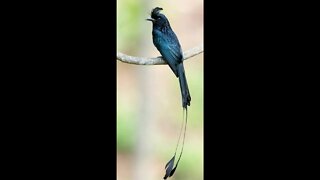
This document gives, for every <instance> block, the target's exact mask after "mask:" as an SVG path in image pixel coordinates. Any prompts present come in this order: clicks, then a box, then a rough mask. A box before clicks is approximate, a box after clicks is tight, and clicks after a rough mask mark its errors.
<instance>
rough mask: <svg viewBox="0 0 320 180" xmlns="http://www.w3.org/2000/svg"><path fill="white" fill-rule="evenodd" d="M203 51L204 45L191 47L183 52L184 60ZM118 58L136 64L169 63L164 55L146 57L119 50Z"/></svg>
mask: <svg viewBox="0 0 320 180" xmlns="http://www.w3.org/2000/svg"><path fill="white" fill-rule="evenodd" d="M202 52H203V45H200V46H197V47H195V48H192V49H189V50H187V51H185V52H183V60H187V59H189V58H191V57H193V56H196V55H198V54H200V53H202ZM117 60H119V61H121V62H124V63H129V64H136V65H163V64H167V63H166V62H165V61H164V60H163V59H162V57H156V58H146V57H135V56H129V55H126V54H123V53H121V52H117Z"/></svg>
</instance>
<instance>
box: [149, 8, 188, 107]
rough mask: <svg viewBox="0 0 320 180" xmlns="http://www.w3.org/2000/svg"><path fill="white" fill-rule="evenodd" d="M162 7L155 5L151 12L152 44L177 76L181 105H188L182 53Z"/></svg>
mask: <svg viewBox="0 0 320 180" xmlns="http://www.w3.org/2000/svg"><path fill="white" fill-rule="evenodd" d="M160 10H162V8H159V7H156V8H154V9H153V10H152V12H151V18H152V19H147V20H149V21H152V24H153V28H152V38H153V44H154V45H155V47H156V48H157V49H158V51H159V52H160V54H161V55H162V57H163V59H164V60H165V61H166V62H167V63H168V65H169V67H170V68H171V70H172V71H173V73H174V74H175V75H176V76H177V77H178V78H179V83H180V91H181V96H182V106H183V107H184V108H187V105H188V106H190V101H191V96H190V93H189V88H188V83H187V79H186V75H185V71H184V66H183V53H182V50H181V46H180V43H179V40H178V38H177V36H176V34H175V33H174V32H173V30H172V28H171V26H170V23H169V21H168V19H167V18H166V16H165V15H163V14H161V13H160V12H159V11H160Z"/></svg>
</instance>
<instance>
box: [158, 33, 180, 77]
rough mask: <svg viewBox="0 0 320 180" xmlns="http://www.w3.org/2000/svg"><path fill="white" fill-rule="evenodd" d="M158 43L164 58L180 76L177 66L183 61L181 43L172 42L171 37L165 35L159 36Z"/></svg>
mask: <svg viewBox="0 0 320 180" xmlns="http://www.w3.org/2000/svg"><path fill="white" fill-rule="evenodd" d="M157 37H158V39H157V42H158V44H157V45H156V47H157V49H158V50H159V51H160V54H161V55H162V57H163V59H164V60H165V61H166V62H167V63H168V65H169V66H170V68H171V70H172V71H173V73H174V74H175V75H176V76H177V77H178V72H177V69H178V68H177V67H178V64H180V63H181V62H182V53H181V48H180V45H179V44H176V43H174V42H172V40H171V39H167V38H164V36H157Z"/></svg>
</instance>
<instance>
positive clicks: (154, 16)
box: [146, 7, 170, 27]
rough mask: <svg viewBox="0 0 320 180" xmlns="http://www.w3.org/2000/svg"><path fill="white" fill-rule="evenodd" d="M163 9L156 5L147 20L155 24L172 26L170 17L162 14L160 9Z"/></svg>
mask: <svg viewBox="0 0 320 180" xmlns="http://www.w3.org/2000/svg"><path fill="white" fill-rule="evenodd" d="M161 10H163V9H162V8H160V7H156V8H154V9H152V11H151V18H148V19H146V20H148V21H151V22H152V23H153V24H154V25H156V26H159V27H163V26H170V24H169V21H168V19H167V18H166V16H165V15H163V14H161V13H160V11H161Z"/></svg>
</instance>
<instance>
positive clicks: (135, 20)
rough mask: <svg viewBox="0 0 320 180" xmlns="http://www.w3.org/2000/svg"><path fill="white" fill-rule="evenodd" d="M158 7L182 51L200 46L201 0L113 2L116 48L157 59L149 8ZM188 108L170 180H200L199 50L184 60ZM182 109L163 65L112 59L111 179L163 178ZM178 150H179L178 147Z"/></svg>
mask: <svg viewBox="0 0 320 180" xmlns="http://www.w3.org/2000/svg"><path fill="white" fill-rule="evenodd" d="M154 7H162V8H163V11H162V13H163V14H165V15H166V16H167V18H168V19H169V21H170V24H171V27H172V29H173V30H174V32H175V33H176V35H177V36H178V39H179V41H180V44H181V46H182V49H183V51H185V50H188V49H191V48H193V47H195V46H198V45H201V44H203V0H174V1H169V0H117V51H119V52H122V53H125V54H127V55H131V56H140V57H157V56H160V53H159V52H158V51H157V49H156V48H155V47H154V45H153V43H152V34H151V32H152V23H151V22H149V21H146V20H145V19H146V18H148V17H150V12H151V9H153V8H154ZM184 66H185V71H186V76H187V80H188V85H189V90H190V93H191V97H192V100H191V106H190V107H188V126H187V133H186V140H185V147H184V153H183V155H182V158H181V160H180V163H179V166H178V168H177V171H176V172H175V174H174V175H173V176H172V177H171V178H170V179H172V180H201V179H203V54H200V55H197V56H195V57H193V58H191V59H188V60H186V61H184ZM182 115H183V111H182V107H181V94H180V87H179V81H178V79H177V78H176V77H175V75H174V74H173V72H172V71H171V69H170V68H169V66H168V65H149V66H143V65H132V64H126V63H122V62H120V61H117V179H118V180H155V179H159V180H160V179H163V176H164V174H165V164H166V163H167V162H168V161H169V160H170V159H171V157H172V156H173V154H174V150H175V148H176V143H177V141H178V137H179V131H180V128H181V123H182V118H183V116H182ZM178 152H180V151H178Z"/></svg>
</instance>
